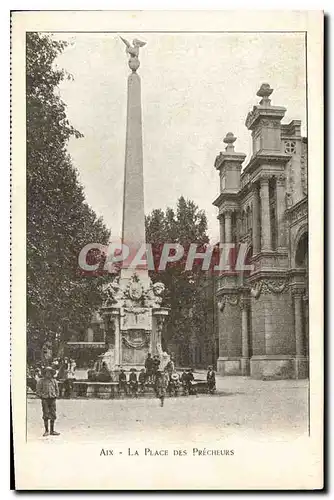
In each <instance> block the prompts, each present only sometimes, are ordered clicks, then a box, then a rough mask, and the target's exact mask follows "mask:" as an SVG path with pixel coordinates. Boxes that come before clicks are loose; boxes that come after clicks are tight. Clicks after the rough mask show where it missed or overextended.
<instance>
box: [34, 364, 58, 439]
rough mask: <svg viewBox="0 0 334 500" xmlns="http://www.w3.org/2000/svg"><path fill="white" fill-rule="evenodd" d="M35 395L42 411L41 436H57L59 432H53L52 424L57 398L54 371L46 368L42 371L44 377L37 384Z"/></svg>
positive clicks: (54, 418)
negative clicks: (42, 431)
mask: <svg viewBox="0 0 334 500" xmlns="http://www.w3.org/2000/svg"><path fill="white" fill-rule="evenodd" d="M36 394H37V396H38V397H39V398H41V401H42V411H43V420H44V428H45V431H44V434H43V436H48V435H49V434H50V435H51V436H59V432H56V431H55V430H54V423H55V420H56V418H57V414H56V399H57V397H58V396H59V390H58V384H57V381H56V380H55V379H54V370H53V369H52V368H51V367H50V366H48V367H46V368H45V370H44V375H43V377H42V378H41V379H39V381H38V382H37V387H36ZM49 420H50V432H49Z"/></svg>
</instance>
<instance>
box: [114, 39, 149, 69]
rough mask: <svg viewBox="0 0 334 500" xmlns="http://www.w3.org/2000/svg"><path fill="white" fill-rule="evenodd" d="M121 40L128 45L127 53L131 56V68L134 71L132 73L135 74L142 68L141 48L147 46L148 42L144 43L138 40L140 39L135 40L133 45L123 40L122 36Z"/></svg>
mask: <svg viewBox="0 0 334 500" xmlns="http://www.w3.org/2000/svg"><path fill="white" fill-rule="evenodd" d="M120 39H121V40H122V41H123V42H124V43H125V45H126V49H125V53H126V54H129V56H130V58H129V67H130V69H131V70H132V72H133V73H135V72H136V71H137V69H138V68H139V66H140V62H139V48H140V47H144V45H146V42H142V41H141V40H138V38H135V39H134V40H132V45H131V44H130V42H128V40H126V39H125V38H122V37H121V36H120Z"/></svg>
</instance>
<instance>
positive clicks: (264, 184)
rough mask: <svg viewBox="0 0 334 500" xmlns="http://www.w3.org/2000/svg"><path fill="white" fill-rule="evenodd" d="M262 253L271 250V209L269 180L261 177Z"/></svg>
mask: <svg viewBox="0 0 334 500" xmlns="http://www.w3.org/2000/svg"><path fill="white" fill-rule="evenodd" d="M260 185H261V188H260V193H261V251H262V252H266V251H268V250H269V251H270V250H271V230H270V208H269V178H268V177H261V179H260Z"/></svg>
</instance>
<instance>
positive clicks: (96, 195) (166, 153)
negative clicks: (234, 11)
mask: <svg viewBox="0 0 334 500" xmlns="http://www.w3.org/2000/svg"><path fill="white" fill-rule="evenodd" d="M120 34H121V35H122V36H124V37H125V38H127V39H129V40H132V39H133V38H139V39H141V40H143V41H146V42H147V45H146V46H145V47H143V48H142V49H141V53H140V62H141V66H140V68H139V70H138V74H139V75H140V77H141V81H142V116H143V149H144V183H145V193H144V195H145V212H146V214H148V213H149V212H150V211H151V210H152V209H154V208H162V209H165V208H166V207H167V206H171V207H175V204H176V200H177V198H178V197H179V196H181V195H183V196H185V197H186V198H189V199H192V200H193V201H194V202H195V203H196V204H198V205H199V207H200V208H202V209H204V210H205V212H206V214H207V218H208V232H209V237H210V239H211V241H212V242H213V243H215V242H216V241H217V240H218V234H219V226H218V221H217V209H216V207H214V206H213V205H212V202H213V200H214V199H215V198H216V197H217V195H218V194H219V179H218V172H217V171H216V169H215V168H214V161H215V158H216V156H217V155H218V154H219V152H220V151H222V150H223V149H224V143H223V138H224V137H225V134H226V133H227V132H229V131H231V132H233V133H234V134H235V136H236V137H237V138H238V139H237V141H236V143H235V146H236V150H237V151H239V152H244V153H246V154H247V155H248V156H247V158H246V161H245V163H244V165H245V164H246V163H247V159H248V158H249V154H250V152H251V149H250V148H251V135H250V132H249V131H248V130H247V128H246V126H245V119H246V116H247V113H248V111H250V110H251V109H252V107H253V105H254V104H257V103H258V101H259V98H258V97H257V96H256V92H257V90H258V89H259V87H260V85H261V83H263V82H267V83H269V84H270V85H271V87H272V88H273V89H274V92H273V94H272V96H271V98H272V104H273V105H277V106H285V107H286V108H287V113H286V115H285V118H284V120H283V123H288V122H289V121H290V120H292V119H298V120H302V133H303V135H305V134H306V85H305V43H304V35H303V34H302V33H293V34H292V33H291V34H286V33H285V34H282V33H262V34H256V33H234V34H232V33H220V34H197V33H196V34H195V33H194V34H180V33H176V34H161V33H135V34H128V33H127V34H122V33H120ZM57 39H63V40H68V41H71V42H72V44H71V46H69V47H68V48H67V49H65V51H64V53H63V54H62V55H61V56H60V57H59V58H58V59H57V64H58V65H59V66H60V67H62V68H64V69H66V70H67V71H69V72H70V73H71V74H72V75H73V77H74V81H66V82H64V83H63V84H62V85H61V88H60V92H61V96H62V98H63V99H64V101H65V102H66V104H67V106H68V107H67V113H68V117H69V120H70V122H71V124H72V125H73V126H74V127H75V128H77V129H78V130H79V131H80V132H82V133H83V134H84V138H83V139H71V141H70V143H69V153H70V154H71V156H72V158H73V162H74V165H75V166H76V168H77V169H78V172H79V175H80V181H81V183H82V184H83V186H84V189H85V193H86V199H87V201H88V203H89V204H90V205H91V206H92V207H93V209H94V210H95V212H96V213H97V214H98V215H101V216H102V217H103V219H104V221H105V223H106V225H107V226H108V227H109V229H110V230H111V238H112V239H119V238H120V236H121V227H122V197H123V174H124V152H125V124H126V91H127V77H128V75H129V73H130V69H129V67H128V64H127V56H126V55H125V46H124V44H123V42H122V41H121V40H120V39H119V37H118V35H117V34H115V33H82V34H77V33H75V34H70V33H68V34H57Z"/></svg>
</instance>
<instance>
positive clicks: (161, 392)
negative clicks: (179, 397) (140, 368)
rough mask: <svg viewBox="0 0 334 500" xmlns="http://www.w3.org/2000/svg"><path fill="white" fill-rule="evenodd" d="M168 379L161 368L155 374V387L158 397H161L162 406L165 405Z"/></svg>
mask: <svg viewBox="0 0 334 500" xmlns="http://www.w3.org/2000/svg"><path fill="white" fill-rule="evenodd" d="M166 387H167V379H166V377H165V376H164V374H163V373H162V371H161V370H157V372H156V374H155V382H154V389H155V394H156V396H157V398H159V399H160V406H163V405H164V401H165V396H166Z"/></svg>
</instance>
